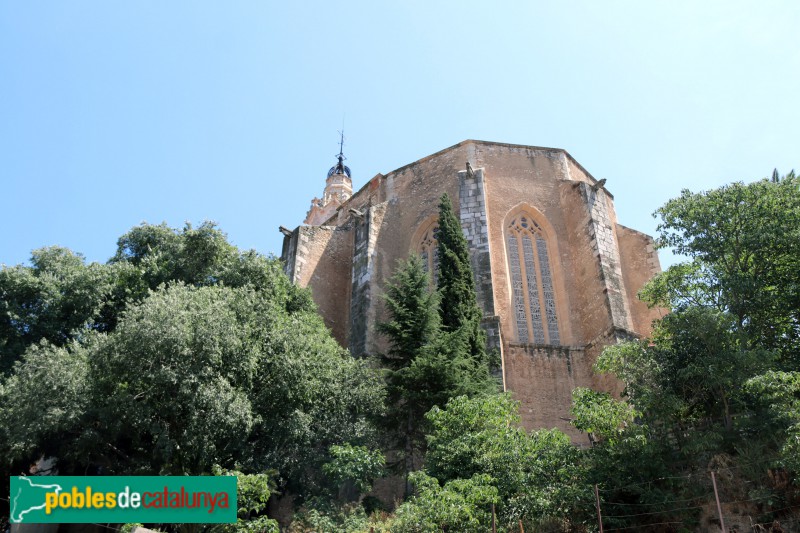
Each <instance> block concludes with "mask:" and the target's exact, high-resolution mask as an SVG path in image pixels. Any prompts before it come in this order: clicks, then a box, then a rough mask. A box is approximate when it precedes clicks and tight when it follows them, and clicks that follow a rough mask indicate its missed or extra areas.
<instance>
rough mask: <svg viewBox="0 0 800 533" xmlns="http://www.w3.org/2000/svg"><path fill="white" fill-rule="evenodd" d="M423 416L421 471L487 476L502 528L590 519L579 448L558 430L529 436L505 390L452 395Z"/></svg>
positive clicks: (448, 477) (449, 478)
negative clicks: (426, 424)
mask: <svg viewBox="0 0 800 533" xmlns="http://www.w3.org/2000/svg"><path fill="white" fill-rule="evenodd" d="M427 416H428V419H429V420H430V422H431V426H432V428H431V432H430V434H429V436H428V453H427V455H426V458H425V473H426V474H428V475H429V476H431V477H433V478H436V479H438V480H439V481H440V482H442V483H445V482H448V483H449V482H453V481H455V480H461V481H465V480H469V479H471V478H474V476H488V478H487V479H488V480H489V481H487V483H488V484H489V485H491V486H492V487H494V488H496V489H497V491H498V495H499V502H498V505H497V512H498V520H499V521H500V524H501V525H502V526H503V527H505V528H512V527H516V526H517V524H518V522H519V521H520V520H521V521H523V523H525V524H527V526H528V528H532V529H534V530H536V529H541V528H545V527H548V526H547V525H548V524H551V523H557V522H563V521H567V522H571V523H572V524H573V525H577V524H580V523H583V522H585V521H586V520H590V519H591V515H590V514H587V512H586V509H591V490H590V485H589V484H588V483H587V482H586V481H585V480H584V479H583V478H584V477H585V474H586V472H585V470H584V468H583V459H582V452H581V451H580V450H579V449H578V448H576V447H575V446H573V445H572V443H571V442H570V439H569V437H567V436H566V435H565V434H564V433H562V432H560V431H558V430H556V429H553V430H538V431H534V432H532V433H531V434H527V433H526V432H525V430H524V429H522V428H521V427H520V418H519V414H518V403H517V402H515V401H513V400H512V399H511V397H510V396H509V395H508V394H502V395H501V394H495V395H486V396H480V397H476V398H471V399H470V398H466V397H458V398H454V399H452V400H450V401H449V402H448V404H447V406H446V407H445V408H444V409H439V408H434V409H433V410H431V411H430V413H428V415H427Z"/></svg>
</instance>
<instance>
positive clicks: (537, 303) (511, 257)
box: [506, 213, 561, 345]
mask: <svg viewBox="0 0 800 533" xmlns="http://www.w3.org/2000/svg"><path fill="white" fill-rule="evenodd" d="M506 245H507V249H508V267H509V270H510V277H511V295H512V301H513V306H514V319H515V322H516V331H517V340H518V342H520V343H525V344H551V345H557V344H560V342H561V339H560V334H559V329H558V317H557V315H556V301H555V291H554V290H553V276H552V274H551V270H550V258H549V255H548V248H547V240H546V239H545V236H544V232H543V231H542V228H541V227H540V226H539V225H538V224H537V223H536V222H535V221H534V220H533V219H532V218H531V217H530V216H529V215H526V214H524V213H523V214H519V215H517V216H515V217H513V218H512V220H511V222H510V223H509V224H508V225H507V227H506Z"/></svg>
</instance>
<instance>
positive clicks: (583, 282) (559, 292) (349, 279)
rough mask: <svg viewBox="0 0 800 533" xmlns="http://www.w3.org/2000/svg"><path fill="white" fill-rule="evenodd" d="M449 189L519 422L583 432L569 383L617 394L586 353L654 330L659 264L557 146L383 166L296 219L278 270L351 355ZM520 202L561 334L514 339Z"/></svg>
mask: <svg viewBox="0 0 800 533" xmlns="http://www.w3.org/2000/svg"><path fill="white" fill-rule="evenodd" d="M467 161H469V162H470V164H471V166H472V168H473V169H474V170H473V172H472V173H471V174H470V173H468V172H467V171H465V170H464V168H465V163H466V162H467ZM444 193H447V194H448V195H449V196H450V197H451V198H452V199H454V200H456V199H457V201H454V204H455V205H454V207H455V210H456V214H457V216H459V218H460V220H461V224H462V228H463V229H464V232H465V236H466V237H467V240H468V242H469V245H470V259H471V263H472V267H473V270H474V273H475V279H476V290H477V294H478V301H479V304H480V305H481V307H482V309H483V312H484V319H483V326H484V328H485V329H486V330H487V333H488V334H489V342H490V346H491V347H494V348H498V349H499V350H500V352H501V356H502V365H503V367H502V373H503V380H504V388H506V389H507V390H510V391H512V392H513V393H514V396H515V397H516V398H517V399H519V400H520V401H521V402H522V413H521V414H522V420H523V424H524V426H525V427H526V428H528V429H532V428H535V427H559V428H560V429H562V430H564V431H566V432H567V433H568V434H570V436H571V437H572V438H573V439H575V441H576V442H582V440H581V439H583V440H586V437H585V435H580V434H578V433H577V432H576V431H575V430H574V429H573V428H572V427H571V426H570V425H569V423H568V420H567V419H568V418H569V409H570V403H571V391H572V389H573V388H574V387H576V386H591V387H594V388H598V389H601V390H607V391H610V392H613V393H614V394H616V395H619V393H620V392H621V384H620V383H619V382H617V381H616V380H614V379H613V378H610V377H608V376H598V375H595V374H594V373H593V371H592V365H593V364H594V362H595V361H596V359H597V357H598V356H599V354H600V353H601V352H602V349H603V347H605V346H607V345H608V344H613V343H615V342H618V341H619V340H622V339H624V338H629V337H630V336H632V335H634V333H633V332H637V333H644V334H646V333H649V324H650V322H651V320H652V319H653V318H654V317H656V316H658V315H659V314H660V311H659V310H650V309H647V308H646V306H644V304H642V303H641V302H638V301H637V300H636V299H635V294H636V292H637V291H638V290H639V288H640V287H641V286H642V284H643V283H644V282H645V281H647V279H649V278H650V277H651V276H652V275H653V274H654V273H655V272H657V271H658V268H659V266H658V257H657V256H656V254H655V251H654V250H653V246H652V245H653V242H652V239H651V238H650V237H648V236H646V235H643V234H641V233H639V232H636V231H634V230H630V229H629V228H626V227H624V226H620V225H619V224H617V221H616V214H615V212H614V205H613V196H611V194H610V193H609V192H608V191H607V190H605V189H604V188H603V187H601V186H600V185H599V184H598V182H597V180H596V179H595V178H594V177H592V176H591V175H590V174H589V173H588V172H587V171H586V170H585V169H584V168H583V167H582V166H580V164H578V163H577V162H576V161H575V160H574V159H573V158H572V157H571V156H569V154H567V153H566V152H565V151H563V150H559V149H551V148H539V147H531V146H519V145H508V144H501V143H486V142H480V141H465V142H463V143H459V144H458V145H455V146H453V147H450V148H448V149H446V150H442V151H440V152H437V153H435V154H433V155H430V156H428V157H425V158H423V159H420V160H419V161H416V162H414V163H411V164H409V165H406V166H404V167H401V168H399V169H397V170H394V171H392V172H389V173H388V174H386V175H383V174H378V175H376V176H375V177H374V178H372V179H371V180H369V181H368V182H367V183H366V184H365V185H364V186H363V187H362V188H361V189H360V190H359V191H358V192H356V193H355V194H354V195H353V196H352V197H351V198H350V199H349V200H348V201H347V202H345V203H344V204H343V205H342V206H341V207H339V209H338V210H337V212H336V214H335V215H334V216H333V217H332V218H330V219H329V220H328V221H327V222H326V223H327V224H331V227H325V226H319V227H301V228H299V229H298V230H296V231H295V233H293V234H292V235H291V236H289V237H287V238H286V239H285V243H284V253H283V256H284V259H285V260H286V262H287V265H286V268H287V273H288V274H289V275H290V277H292V279H293V280H294V281H295V282H296V283H299V284H301V285H304V286H310V287H311V288H312V291H313V292H314V298H315V301H317V302H318V305H319V306H320V311H321V312H322V314H323V316H324V318H325V320H326V323H327V324H329V326H330V327H331V328H332V329H333V331H334V334H335V335H336V338H337V339H339V340H340V342H343V343H344V344H346V345H347V346H349V348H350V350H351V352H352V353H354V354H356V355H361V354H364V353H380V352H382V351H385V349H386V344H385V340H384V339H381V338H380V337H379V336H377V335H376V334H375V325H376V324H377V322H378V321H380V320H385V318H386V316H385V309H384V306H383V302H382V295H383V291H384V288H385V285H386V283H387V281H388V279H389V278H390V277H391V275H392V273H393V272H394V270H395V268H396V266H397V262H398V261H399V260H401V259H405V258H406V257H408V254H409V253H410V252H411V251H413V250H415V249H416V246H417V245H418V243H417V242H415V239H416V238H417V237H418V236H419V234H420V232H422V233H424V231H423V230H424V228H423V226H425V225H426V224H429V223H430V221H431V219H432V217H435V216H436V215H437V214H438V204H439V199H440V198H441V196H442V194H444ZM519 213H528V214H530V216H531V218H533V219H535V221H536V223H537V225H538V226H539V227H540V229H541V231H542V234H543V236H544V238H545V240H546V241H547V253H548V256H549V263H550V270H551V272H552V292H553V294H554V300H555V304H554V305H555V309H556V315H557V317H558V327H559V337H558V338H559V341H558V343H559V346H545V345H540V344H523V343H520V342H518V341H517V339H516V335H517V330H516V326H515V324H516V322H515V317H514V311H513V308H512V301H511V300H512V288H511V282H510V276H509V266H508V260H507V251H506V238H505V235H506V231H507V230H506V227H507V226H508V224H509V223H510V221H511V220H512V219H513V217H515V216H517V215H518V214H519ZM333 226H335V227H333ZM322 228H326V229H322ZM587 442H588V441H587Z"/></svg>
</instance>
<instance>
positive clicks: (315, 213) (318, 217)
mask: <svg viewBox="0 0 800 533" xmlns="http://www.w3.org/2000/svg"><path fill="white" fill-rule="evenodd" d="M343 149H344V131H342V132H341V137H340V139H339V155H337V156H336V158H337V159H338V162H337V163H336V164H335V165H334V166H332V167H331V169H330V170H329V171H328V177H327V178H326V180H325V191H324V192H323V193H322V198H314V199H313V200H311V209H309V210H308V213H307V214H306V219H305V220H304V221H303V223H304V224H307V225H309V226H319V225H320V224H322V223H323V222H325V221H326V220H328V219H329V218H330V217H331V216H333V214H334V213H335V212H336V209H337V208H338V207H339V206H340V205H342V204H343V203H344V202H346V201H347V199H348V198H350V197H351V196H353V180H352V179H351V178H350V167H348V166H347V165H345V164H344V160H345V159H347V158H346V157H345V156H344V153H343Z"/></svg>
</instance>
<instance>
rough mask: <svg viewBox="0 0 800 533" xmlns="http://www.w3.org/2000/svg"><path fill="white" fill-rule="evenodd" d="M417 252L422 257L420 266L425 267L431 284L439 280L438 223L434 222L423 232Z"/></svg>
mask: <svg viewBox="0 0 800 533" xmlns="http://www.w3.org/2000/svg"><path fill="white" fill-rule="evenodd" d="M417 252H418V253H419V255H420V257H421V258H422V266H423V268H425V272H427V273H428V274H429V275H430V277H431V281H432V282H433V286H434V287H436V284H437V283H438V281H439V224H438V223H437V222H434V223H433V224H431V225H430V227H429V228H428V229H427V230H426V231H425V232H424V233H423V235H422V238H421V239H420V241H419V245H418V246H417Z"/></svg>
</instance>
